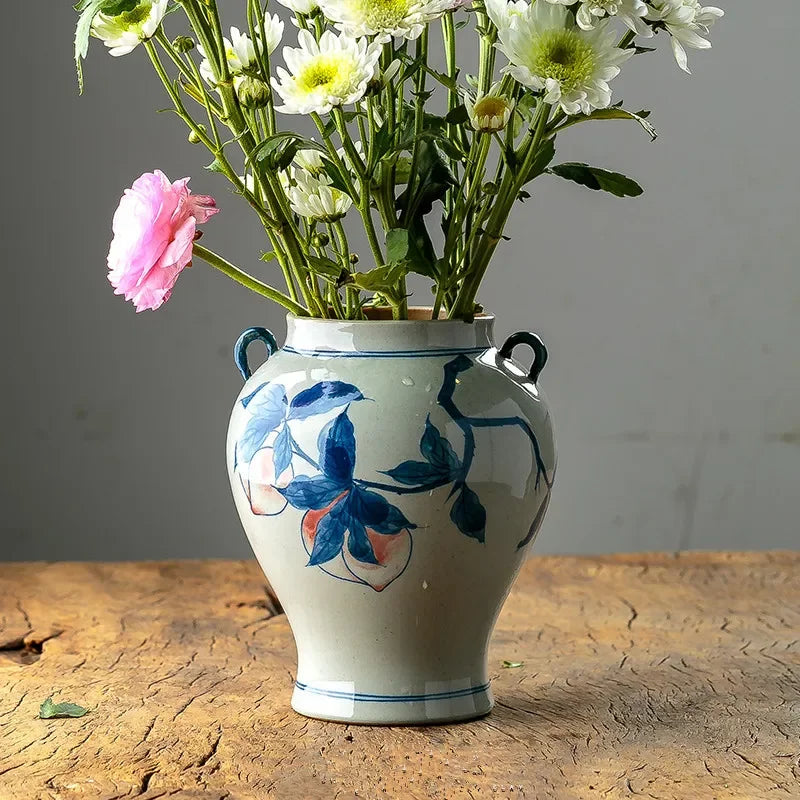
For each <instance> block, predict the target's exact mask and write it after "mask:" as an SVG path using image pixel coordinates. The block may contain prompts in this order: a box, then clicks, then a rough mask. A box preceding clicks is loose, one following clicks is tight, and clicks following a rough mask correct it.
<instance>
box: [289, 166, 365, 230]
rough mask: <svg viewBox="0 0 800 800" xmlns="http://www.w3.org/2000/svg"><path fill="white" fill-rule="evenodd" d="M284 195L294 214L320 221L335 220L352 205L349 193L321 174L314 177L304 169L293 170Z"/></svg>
mask: <svg viewBox="0 0 800 800" xmlns="http://www.w3.org/2000/svg"><path fill="white" fill-rule="evenodd" d="M292 180H293V185H290V186H289V188H288V190H287V192H286V195H287V197H288V198H289V205H290V206H291V208H292V211H294V212H295V214H299V215H300V216H301V217H306V218H307V219H314V220H319V221H320V222H336V221H337V220H339V219H341V218H342V217H343V216H344V215H345V214H346V213H347V211H348V210H349V208H350V206H352V205H353V201H352V199H351V198H350V196H349V195H347V194H345V193H344V192H342V191H340V190H339V189H337V188H336V187H335V186H331V184H330V183H329V182H328V181H327V179H326V178H325V177H324V176H323V177H321V178H315V177H314V176H313V175H311V174H310V173H308V172H306V171H305V170H301V169H298V170H295V171H294V173H293V175H292Z"/></svg>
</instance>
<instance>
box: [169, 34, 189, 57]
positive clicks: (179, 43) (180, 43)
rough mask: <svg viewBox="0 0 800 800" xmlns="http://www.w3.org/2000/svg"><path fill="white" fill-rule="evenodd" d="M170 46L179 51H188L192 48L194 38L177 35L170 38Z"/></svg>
mask: <svg viewBox="0 0 800 800" xmlns="http://www.w3.org/2000/svg"><path fill="white" fill-rule="evenodd" d="M172 46H173V47H174V48H175V49H176V50H177V51H178V52H179V53H188V52H189V51H190V50H194V39H190V38H189V37H188V36H177V37H176V38H175V39H173V40H172Z"/></svg>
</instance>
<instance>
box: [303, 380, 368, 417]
mask: <svg viewBox="0 0 800 800" xmlns="http://www.w3.org/2000/svg"><path fill="white" fill-rule="evenodd" d="M363 399H364V395H363V394H361V392H360V391H359V390H358V389H357V388H356V387H355V386H353V385H352V384H350V383H343V382H342V381H321V382H320V383H317V384H314V386H312V387H311V388H310V389H304V390H303V391H302V392H300V393H299V394H297V395H296V396H295V397H294V398H292V402H291V404H290V406H289V419H306V418H307V417H312V416H314V415H316V414H324V413H325V412H326V411H330V410H331V409H333V408H339V406H346V405H347V404H348V403H352V402H354V401H356V400H363Z"/></svg>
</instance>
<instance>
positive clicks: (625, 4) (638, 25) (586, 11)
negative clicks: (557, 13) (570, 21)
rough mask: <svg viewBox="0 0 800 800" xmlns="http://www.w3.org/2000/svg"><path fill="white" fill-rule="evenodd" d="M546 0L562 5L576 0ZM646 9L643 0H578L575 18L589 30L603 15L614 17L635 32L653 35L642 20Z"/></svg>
mask: <svg viewBox="0 0 800 800" xmlns="http://www.w3.org/2000/svg"><path fill="white" fill-rule="evenodd" d="M547 1H548V2H549V3H556V4H558V5H563V6H571V5H573V4H574V3H575V2H576V0H547ZM648 10H649V9H648V8H647V6H646V5H645V3H644V2H643V0H580V7H579V8H578V12H577V14H576V19H577V22H578V25H579V27H581V28H582V29H583V30H585V31H590V30H592V28H594V27H595V25H596V24H597V22H598V20H601V19H603V18H604V17H616V18H617V19H619V21H620V22H622V23H624V24H625V25H627V27H628V28H629V29H630V30H632V31H633V32H634V33H635V34H638V35H639V36H645V37H648V38H649V37H650V36H652V35H653V31H652V29H651V28H650V26H649V25H648V24H647V22H645V20H644V17H645V16H646V15H647V12H648Z"/></svg>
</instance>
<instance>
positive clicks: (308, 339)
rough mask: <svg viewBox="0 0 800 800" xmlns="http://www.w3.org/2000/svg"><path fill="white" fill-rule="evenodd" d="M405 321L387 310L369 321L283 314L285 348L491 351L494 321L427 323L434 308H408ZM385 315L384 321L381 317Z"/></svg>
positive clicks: (315, 350)
mask: <svg viewBox="0 0 800 800" xmlns="http://www.w3.org/2000/svg"><path fill="white" fill-rule="evenodd" d="M408 312H409V318H408V319H401V320H396V319H392V314H391V308H386V309H382V308H379V309H373V313H371V314H370V317H371V318H370V319H365V320H342V319H321V318H318V317H296V316H294V315H293V314H289V315H287V323H288V324H287V337H286V347H285V348H284V349H286V350H289V351H290V352H291V351H292V350H294V351H296V352H301V353H303V352H308V353H312V354H319V353H332V352H334V351H338V352H347V353H378V354H382V353H403V354H406V355H408V356H410V355H412V354H414V353H419V352H423V351H426V352H430V351H441V352H465V353H475V352H482V351H484V350H486V349H487V348H489V347H492V346H493V339H492V333H493V327H494V317H493V316H491V315H490V314H481V315H476V316H475V318H474V319H473V320H472V321H470V322H467V321H466V320H462V319H441V318H440V319H431V313H432V309H431V308H430V307H428V308H425V307H422V306H415V307H412V308H409V310H408ZM384 315H385V316H384Z"/></svg>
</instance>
